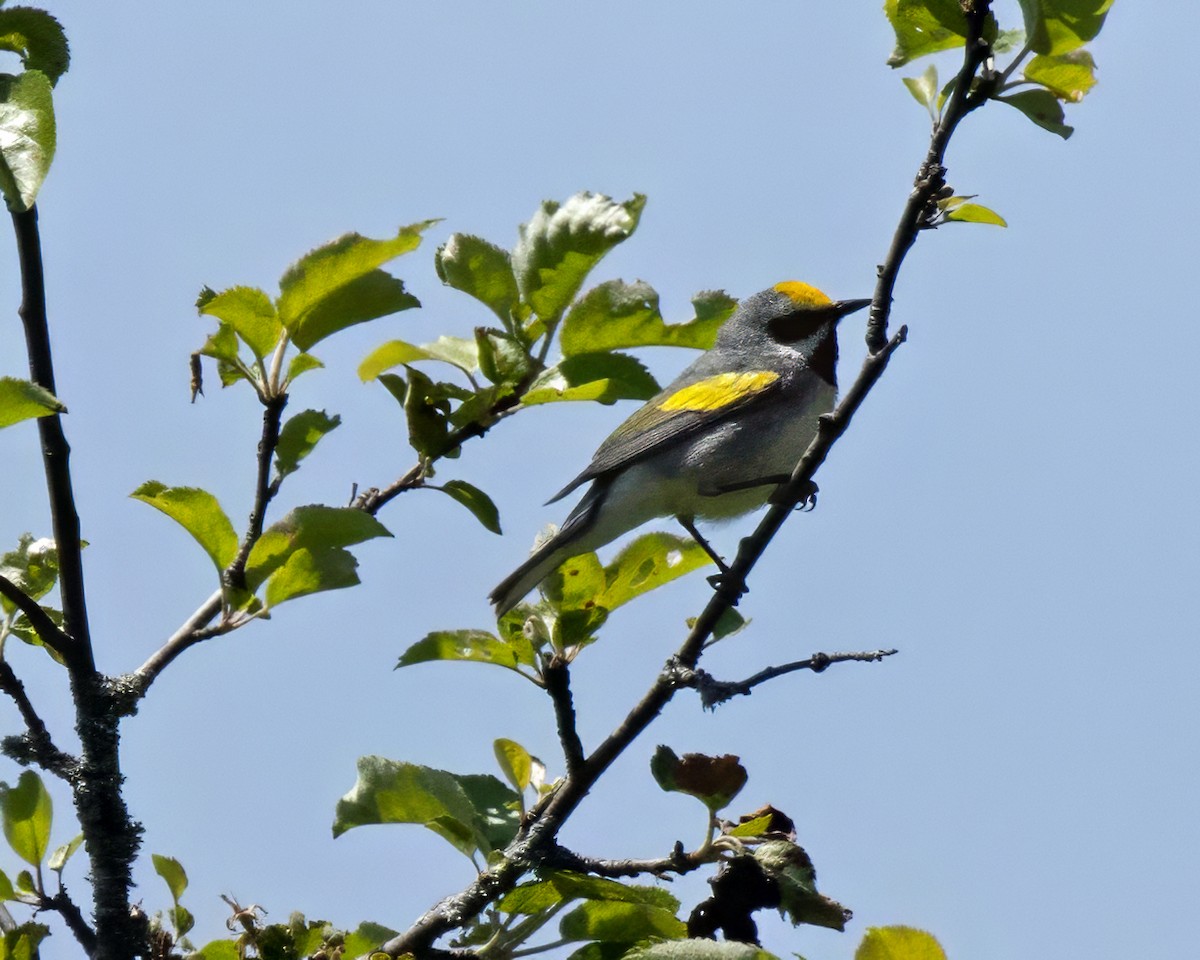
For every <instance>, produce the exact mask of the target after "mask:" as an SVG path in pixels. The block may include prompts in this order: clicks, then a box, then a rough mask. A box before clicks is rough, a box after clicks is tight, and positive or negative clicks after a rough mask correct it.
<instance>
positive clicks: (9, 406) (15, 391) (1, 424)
mask: <svg viewBox="0 0 1200 960" xmlns="http://www.w3.org/2000/svg"><path fill="white" fill-rule="evenodd" d="M66 412H67V408H66V407H65V406H63V404H62V403H61V402H60V401H59V399H58V398H57V397H56V396H54V394H52V393H51V392H50V391H49V390H47V389H46V388H45V387H39V386H38V385H37V384H36V383H30V382H29V381H28V380H18V379H17V378H16V377H0V430H2V429H4V428H5V427H11V426H12V425H13V424H14V423H20V422H21V421H22V420H30V419H32V418H34V417H48V416H50V414H52V413H66Z"/></svg>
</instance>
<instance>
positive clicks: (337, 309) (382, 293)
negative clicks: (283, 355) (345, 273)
mask: <svg viewBox="0 0 1200 960" xmlns="http://www.w3.org/2000/svg"><path fill="white" fill-rule="evenodd" d="M420 305H421V301H420V300H418V299H417V298H416V297H414V296H413V295H412V294H411V293H409V292H408V291H407V290H405V289H404V281H403V280H399V279H397V278H396V277H393V276H392V275H391V274H390V273H385V272H384V271H383V270H373V271H371V272H370V273H368V274H367V275H366V276H363V277H359V278H358V279H356V280H351V281H350V282H349V283H347V284H346V285H345V286H343V287H341V288H340V289H338V290H335V291H333V292H332V293H330V294H329V295H328V296H327V297H326V298H325V299H324V300H322V301H321V302H320V303H318V304H317V305H316V306H315V307H313V308H312V309H311V310H310V311H309V312H308V313H307V314H305V316H304V320H303V322H302V323H301V324H300V326H299V327H297V328H295V330H294V332H293V336H292V339H293V340H294V341H295V343H296V346H298V347H299V348H300V349H301V350H307V349H309V348H310V347H311V346H312V345H313V344H315V343H317V342H319V341H321V340H324V339H325V338H326V337H328V336H329V335H330V334H333V333H337V332H338V331H339V330H344V329H346V328H347V327H352V326H354V325H355V324H358V323H365V322H366V321H368V320H376V319H378V318H379V317H386V316H388V315H390V314H393V313H399V312H400V311H402V310H411V309H413V308H414V307H419V306H420Z"/></svg>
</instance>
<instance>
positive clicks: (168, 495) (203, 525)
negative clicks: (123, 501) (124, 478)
mask: <svg viewBox="0 0 1200 960" xmlns="http://www.w3.org/2000/svg"><path fill="white" fill-rule="evenodd" d="M130 496H131V497H132V498H133V499H134V500H141V501H142V502H143V503H148V504H150V506H152V507H154V508H155V509H156V510H161V511H162V512H163V513H165V514H166V515H167V516H168V517H170V518H171V519H172V520H174V521H175V522H176V523H178V524H179V525H180V526H181V527H183V529H185V530H186V531H187V532H188V533H190V534H191V535H192V537H193V538H194V539H195V541H196V542H197V543H198V544H200V546H202V547H203V548H204V552H205V553H207V554H208V555H209V557H211V558H212V562H213V564H214V565H215V566H216V568H217V570H224V569H225V568H226V567H227V566H229V564H231V563H232V562H233V558H234V557H235V556H237V550H238V538H237V534H236V533H234V531H233V523H232V522H231V521H230V519H229V517H228V515H226V513H225V511H224V510H222V509H221V505H220V503H218V502H217V498H216V497H214V496H213V495H212V494H211V493H209V492H208V491H207V490H201V489H199V488H197V487H168V486H167V485H166V484H165V483H159V482H158V481H157V480H147V481H146V482H145V483H143V484H142V485H141V486H140V487H138V488H137V489H136V490H134V491H133V493H131V494H130Z"/></svg>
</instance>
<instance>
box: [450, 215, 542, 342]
mask: <svg viewBox="0 0 1200 960" xmlns="http://www.w3.org/2000/svg"><path fill="white" fill-rule="evenodd" d="M433 265H434V268H435V269H436V270H437V275H438V278H439V279H440V280H441V281H442V283H445V284H447V285H448V286H451V287H453V288H454V289H455V290H461V291H462V292H463V293H465V294H468V295H469V296H472V297H474V298H475V299H476V300H478V301H479V302H480V303H482V304H483V305H484V306H486V307H487V308H488V309H489V310H491V311H492V312H493V313H494V314H495V315H496V316H497V317H499V318H500V322H501V323H503V324H504V326H505V329H508V330H511V329H512V327H513V323H512V316H513V312H514V311H515V310H516V308H517V301H518V299H519V297H520V294H519V293H518V291H517V278H516V277H515V276H514V275H513V268H512V258H511V257H510V256H509V255H508V251H506V250H501V249H500V248H499V247H497V246H496V245H495V244H491V243H488V242H487V241H486V240H483V239H481V238H479V237H473V236H470V235H469V234H465V233H454V234H451V235H450V239H449V240H447V241H446V242H445V243H444V244H443V245H442V246H440V247H438V251H437V253H436V254H434V258H433Z"/></svg>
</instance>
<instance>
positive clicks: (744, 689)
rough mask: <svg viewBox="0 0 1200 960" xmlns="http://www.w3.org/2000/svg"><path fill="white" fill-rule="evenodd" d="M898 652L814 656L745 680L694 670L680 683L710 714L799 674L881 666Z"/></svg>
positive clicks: (680, 678)
mask: <svg viewBox="0 0 1200 960" xmlns="http://www.w3.org/2000/svg"><path fill="white" fill-rule="evenodd" d="M897 653H899V651H898V650H861V651H858V652H857V653H814V654H813V655H812V656H811V657H809V658H808V659H807V660H795V661H793V662H792V663H784V664H780V665H779V666H775V667H767V668H766V669H765V670H760V671H759V672H758V673H756V674H754V675H753V676H751V677H747V678H746V679H745V680H717V679H715V678H714V677H713V676H712V675H710V674H708V673H706V672H705V671H703V670H693V671H690V672H687V673H684V672H682V671H681V673H680V677H679V683H680V685H682V686H687V687H694V688H695V689H696V690H697V691H699V693H700V702H701V703H702V704H703V705H704V708H705V709H706V710H711V709H713V708H714V707H716V706H717V705H719V704H722V703H724V702H725V701H726V700H732V699H733V698H734V697H736V696H749V695H750V692H751V691H752V690H753V689H754V688H755V687H757V686H758V685H759V684H761V683H766V682H767V681H768V680H774V679H775V678H776V677H782V676H784V675H786V674H789V673H795V672H796V671H797V670H811V671H812V672H813V673H823V672H824V671H825V670H826V669H828V667H829V666H830V665H832V664H835V663H851V662H858V663H878V662H879V661H880V660H882V659H883V658H884V657H891V656H894V655H895V654H897Z"/></svg>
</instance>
